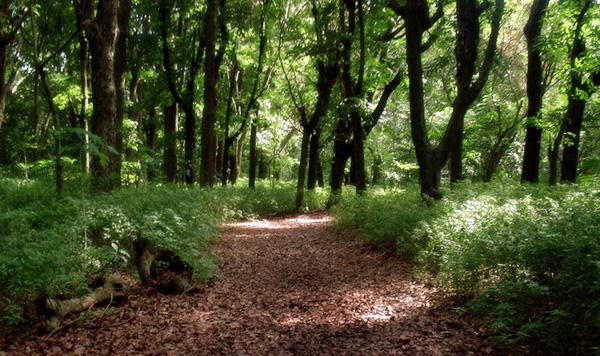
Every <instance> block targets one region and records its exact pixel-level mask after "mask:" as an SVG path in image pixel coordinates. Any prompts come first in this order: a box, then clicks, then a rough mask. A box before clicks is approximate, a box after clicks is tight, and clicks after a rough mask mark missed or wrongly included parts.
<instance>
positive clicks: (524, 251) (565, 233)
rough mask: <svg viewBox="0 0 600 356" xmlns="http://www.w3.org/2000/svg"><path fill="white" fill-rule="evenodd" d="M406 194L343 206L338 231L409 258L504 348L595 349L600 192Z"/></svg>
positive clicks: (517, 189) (503, 186)
mask: <svg viewBox="0 0 600 356" xmlns="http://www.w3.org/2000/svg"><path fill="white" fill-rule="evenodd" d="M416 196H418V194H416V192H415V191H412V190H410V189H409V190H406V191H400V190H392V191H378V192H375V191H373V192H369V193H368V194H366V195H363V196H358V197H354V198H348V197H347V198H346V199H345V201H344V202H343V203H342V204H341V205H340V207H339V209H337V210H336V212H335V213H336V215H337V216H338V224H339V226H342V227H352V228H355V229H358V231H359V232H360V234H361V236H362V237H364V238H365V239H367V240H369V241H374V242H376V243H377V244H379V245H383V246H387V247H389V246H395V248H396V249H397V250H398V252H399V253H401V254H404V255H409V256H414V257H415V260H416V262H417V263H418V265H419V266H421V268H422V269H423V270H424V271H429V272H431V273H433V274H435V275H436V277H437V279H438V281H439V282H440V284H441V286H443V287H444V288H446V289H447V290H448V291H453V292H455V293H457V294H459V295H461V296H463V297H467V298H468V299H469V300H471V301H470V302H469V306H470V308H471V310H473V311H474V312H476V313H478V314H480V315H481V316H483V317H484V319H486V320H489V325H490V327H491V330H492V331H493V332H494V334H495V335H496V336H497V337H498V338H499V339H500V340H502V341H504V342H516V343H519V344H528V345H531V346H532V347H535V348H536V349H538V350H541V349H548V350H553V352H558V353H559V354H574V353H576V352H580V353H582V354H586V353H591V352H592V350H594V348H598V347H600V344H598V341H597V340H600V319H599V317H598V316H599V315H600V300H598V298H597V296H598V295H599V293H600V262H599V261H600V235H599V233H598V226H600V191H599V190H598V185H597V183H594V182H591V183H590V185H588V186H585V187H584V186H581V187H578V186H558V187H552V188H549V187H541V186H531V185H520V184H514V183H510V182H494V183H489V184H469V185H466V184H464V185H462V184H461V185H457V186H454V189H453V191H452V193H450V194H448V196H447V197H446V199H444V200H443V201H441V202H432V203H431V204H430V206H429V208H427V207H426V206H427V205H426V204H425V203H423V202H422V201H418V200H417V199H416V198H415V197H416Z"/></svg>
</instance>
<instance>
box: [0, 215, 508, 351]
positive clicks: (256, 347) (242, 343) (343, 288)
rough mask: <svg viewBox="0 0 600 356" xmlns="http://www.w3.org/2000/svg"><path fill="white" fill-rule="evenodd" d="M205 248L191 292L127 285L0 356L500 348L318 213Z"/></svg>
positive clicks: (227, 236)
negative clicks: (202, 273)
mask: <svg viewBox="0 0 600 356" xmlns="http://www.w3.org/2000/svg"><path fill="white" fill-rule="evenodd" d="M215 251H216V253H217V255H219V256H220V259H221V262H220V271H221V274H222V275H221V277H220V278H218V279H215V280H213V281H210V282H209V283H208V284H206V285H204V286H202V287H201V288H200V290H199V291H197V292H196V293H187V294H183V295H175V296H164V295H160V294H158V293H156V292H148V291H145V290H142V289H140V288H136V287H130V288H129V289H130V291H129V296H128V300H127V302H126V303H125V304H124V305H120V306H111V309H110V310H111V312H110V313H108V312H107V310H108V309H107V308H105V309H102V308H99V310H97V311H94V313H95V314H92V315H90V316H88V317H87V318H86V319H85V320H83V321H82V322H80V323H76V324H75V325H73V326H71V327H69V328H65V329H64V330H61V331H60V332H58V333H56V334H55V335H52V336H51V337H49V338H45V337H44V335H33V336H28V337H23V338H21V339H17V340H16V341H15V342H13V343H11V344H8V345H1V344H0V346H2V347H1V348H0V356H5V355H64V354H70V355H115V354H117V355H118V354H121V355H240V356H241V355H282V356H283V355H311V356H312V355H498V354H503V353H504V352H503V349H502V347H501V346H499V345H496V344H494V343H492V342H490V341H489V340H488V339H487V338H486V335H485V334H484V333H483V332H482V331H481V330H480V329H479V328H478V327H477V325H476V324H473V323H471V322H470V321H469V320H468V319H466V318H464V317H460V316H459V315H458V314H457V313H456V312H454V304H453V303H454V302H453V301H452V300H451V298H449V297H446V296H444V295H443V294H441V293H440V291H437V290H436V289H435V288H433V287H432V286H431V285H430V284H429V283H427V281H426V280H424V279H423V278H420V277H417V276H415V274H414V273H413V268H412V265H411V264H410V263H407V262H403V261H402V260H400V259H399V258H398V257H394V256H391V255H389V254H385V253H382V252H380V251H377V250H375V249H373V248H372V247H371V246H370V245H369V244H367V243H365V242H363V241H360V240H358V239H356V238H355V237H350V236H347V235H345V234H342V233H339V232H337V231H335V230H334V229H333V228H332V227H331V222H330V219H329V217H327V216H326V215H319V214H317V215H301V216H294V217H277V218H271V219H268V220H256V221H243V222H236V223H231V224H227V225H226V226H225V227H224V231H223V233H222V235H221V238H220V240H219V242H218V243H217V244H216V246H215Z"/></svg>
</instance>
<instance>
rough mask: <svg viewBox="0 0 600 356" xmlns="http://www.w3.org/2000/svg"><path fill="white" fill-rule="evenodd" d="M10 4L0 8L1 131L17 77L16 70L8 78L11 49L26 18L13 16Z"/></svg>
mask: <svg viewBox="0 0 600 356" xmlns="http://www.w3.org/2000/svg"><path fill="white" fill-rule="evenodd" d="M10 3H11V2H9V1H4V3H3V5H2V8H0V17H1V18H2V26H0V38H1V39H2V40H1V41H0V129H2V125H3V124H4V123H6V121H5V120H4V109H5V107H6V98H7V96H8V93H9V92H10V87H11V86H12V83H13V82H14V80H15V77H16V75H17V71H16V70H13V71H12V72H11V74H9V75H8V76H7V74H8V73H7V72H6V70H7V68H8V67H9V64H10V63H9V62H10V60H9V56H10V55H11V47H12V45H13V44H14V42H15V40H16V39H17V35H18V33H19V31H20V29H21V27H22V24H23V21H24V19H25V18H26V16H25V14H13V13H12V10H11V6H10ZM15 7H16V6H15Z"/></svg>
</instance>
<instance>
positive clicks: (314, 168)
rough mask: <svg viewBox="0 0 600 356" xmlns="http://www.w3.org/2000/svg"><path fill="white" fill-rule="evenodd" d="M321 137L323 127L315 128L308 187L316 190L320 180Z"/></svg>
mask: <svg viewBox="0 0 600 356" xmlns="http://www.w3.org/2000/svg"><path fill="white" fill-rule="evenodd" d="M320 138H321V128H317V129H315V131H314V132H313V134H312V135H311V137H310V149H309V156H308V180H307V183H306V188H307V189H308V190H314V189H315V187H316V186H317V181H318V167H319V163H320V162H319V139H320Z"/></svg>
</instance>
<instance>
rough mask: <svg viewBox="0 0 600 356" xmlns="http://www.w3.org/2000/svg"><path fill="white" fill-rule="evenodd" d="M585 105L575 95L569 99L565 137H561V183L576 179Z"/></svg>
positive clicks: (572, 181) (573, 181) (571, 181)
mask: <svg viewBox="0 0 600 356" xmlns="http://www.w3.org/2000/svg"><path fill="white" fill-rule="evenodd" d="M585 104H586V101H585V100H581V99H579V98H578V97H577V96H576V95H571V96H570V97H569V104H568V109H567V118H566V120H567V124H566V127H565V136H566V137H563V158H562V164H561V166H560V167H561V169H560V180H561V182H568V183H575V180H576V178H577V163H578V154H579V141H580V137H581V127H582V126H583V113H584V110H585Z"/></svg>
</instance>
